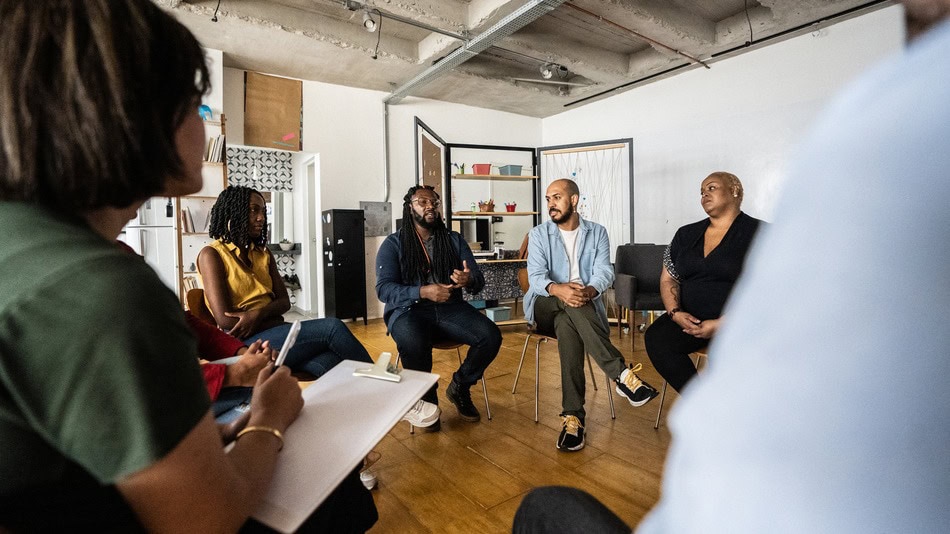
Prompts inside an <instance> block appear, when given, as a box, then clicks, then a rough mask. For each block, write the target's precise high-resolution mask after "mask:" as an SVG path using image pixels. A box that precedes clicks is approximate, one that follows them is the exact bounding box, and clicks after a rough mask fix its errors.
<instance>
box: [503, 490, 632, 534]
mask: <svg viewBox="0 0 950 534" xmlns="http://www.w3.org/2000/svg"><path fill="white" fill-rule="evenodd" d="M511 531H512V532H513V533H514V534H545V533H548V532H550V533H555V532H557V533H559V534H587V533H588V532H597V533H598V534H630V527H628V526H627V524H626V523H624V522H623V520H622V519H620V518H619V517H617V516H616V514H614V513H613V512H611V511H610V510H609V509H607V507H606V506H604V505H603V504H601V503H600V501H598V500H597V499H595V498H594V497H592V496H591V495H590V494H588V493H585V492H583V491H581V490H579V489H576V488H566V487H562V486H547V487H541V488H537V489H534V490H532V491H531V493H529V494H528V495H527V496H526V497H525V498H524V500H522V501H521V506H519V507H518V511H517V512H516V513H515V522H514V525H512V527H511Z"/></svg>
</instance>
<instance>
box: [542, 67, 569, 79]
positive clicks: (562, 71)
mask: <svg viewBox="0 0 950 534" xmlns="http://www.w3.org/2000/svg"><path fill="white" fill-rule="evenodd" d="M567 75H568V70H567V67H565V66H564V65H558V64H557V63H545V64H544V65H541V77H542V78H544V79H545V80H550V79H551V78H554V77H555V76H557V78H558V79H560V80H563V79H565V78H567Z"/></svg>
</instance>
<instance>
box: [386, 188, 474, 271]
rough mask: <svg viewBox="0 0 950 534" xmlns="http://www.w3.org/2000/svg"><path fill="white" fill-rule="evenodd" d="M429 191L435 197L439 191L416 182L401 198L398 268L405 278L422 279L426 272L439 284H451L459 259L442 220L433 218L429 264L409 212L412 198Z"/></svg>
mask: <svg viewBox="0 0 950 534" xmlns="http://www.w3.org/2000/svg"><path fill="white" fill-rule="evenodd" d="M423 189H424V190H427V191H431V192H432V194H433V195H435V198H436V199H438V198H439V194H438V193H436V192H435V188H433V187H432V186H431V185H416V186H413V187H410V188H409V192H408V193H406V196H404V197H402V232H400V233H399V245H400V247H401V248H402V260H401V262H400V267H401V270H402V278H403V280H406V281H415V280H419V281H423V282H424V281H425V280H426V278H427V277H428V275H429V273H430V272H431V273H432V279H433V280H435V281H436V282H438V283H440V284H453V283H454V282H453V281H452V278H451V276H452V271H453V270H455V269H461V268H462V259H461V258H459V255H458V252H456V251H455V247H453V246H452V241H451V240H450V239H449V231H448V229H447V228H446V227H445V221H443V220H442V217H441V216H439V217H437V218H436V220H435V225H434V226H433V228H432V238H433V239H434V241H433V243H432V258H431V260H432V263H431V264H430V263H429V258H428V257H427V256H426V252H425V249H424V247H423V246H422V242H421V241H420V239H419V236H418V234H417V233H416V225H415V219H414V218H413V215H414V214H413V211H412V197H413V195H415V194H416V192H417V191H420V190H423Z"/></svg>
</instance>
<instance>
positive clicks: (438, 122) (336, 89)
mask: <svg viewBox="0 0 950 534" xmlns="http://www.w3.org/2000/svg"><path fill="white" fill-rule="evenodd" d="M224 83H225V86H226V91H225V95H226V101H225V108H226V113H227V116H228V139H229V142H232V143H233V142H236V141H234V140H235V139H236V138H237V136H238V135H240V134H241V133H242V132H243V128H244V124H243V113H242V111H243V101H244V98H243V94H244V77H243V71H240V70H237V69H225V73H224ZM385 96H386V93H383V92H380V91H370V90H366V89H356V88H352V87H344V86H340V85H332V84H326V83H320V82H312V81H304V82H303V134H302V140H303V150H304V151H306V152H310V153H315V154H319V158H318V161H319V166H320V167H319V172H318V175H319V177H320V191H319V195H318V197H319V198H320V205H319V207H317V208H315V209H316V210H317V211H323V210H327V209H355V208H359V202H360V201H361V200H368V201H377V202H380V201H384V200H387V198H386V197H387V193H386V184H385V180H384V176H385V158H384V152H385V151H384V131H385V128H384V124H385V117H384V107H383V104H382V101H383V98H384V97H385ZM389 114H390V120H389V132H390V149H389V153H390V155H391V161H390V172H391V183H390V192H389V195H388V200H389V201H390V202H392V203H393V211H394V218H395V217H399V216H401V210H402V205H401V199H402V196H403V195H404V194H405V192H406V190H407V189H408V188H409V187H411V186H412V185H414V184H415V157H414V150H415V148H414V142H415V126H414V117H415V116H418V117H419V118H420V119H421V120H422V121H423V122H425V123H426V124H427V125H428V126H429V127H431V128H432V129H433V130H434V131H435V132H436V133H437V134H438V135H439V136H440V137H442V138H443V139H444V140H445V141H446V142H455V143H480V144H495V145H518V146H537V145H539V144H540V142H541V121H540V120H539V119H535V118H531V117H524V116H520V115H515V114H511V113H503V112H499V111H491V110H485V109H479V108H474V107H470V106H463V105H459V104H450V103H446V102H437V101H433V100H425V99H406V100H405V101H403V103H401V104H399V105H395V106H390V108H389ZM242 137H243V136H242ZM295 196H296V195H295ZM295 200H296V199H295ZM298 219H299V218H298ZM318 220H319V218H318ZM295 235H296V234H295ZM311 237H316V238H317V240H318V242H319V240H320V239H322V236H321V229H320V228H319V227H317V228H316V229H315V230H314V231H313V232H312V234H311ZM382 240H383V238H382V237H378V238H375V237H369V238H367V239H366V283H367V313H368V315H369V317H370V318H374V317H382V314H383V306H382V304H381V303H379V301H377V300H376V289H375V288H376V277H375V272H374V271H375V265H376V251H377V249H378V248H379V245H380V244H381V243H382ZM304 246H305V247H306V246H315V244H314V243H309V244H308V243H304ZM306 253H307V252H306V251H304V254H306ZM318 257H322V253H320V252H319V251H318ZM298 261H299V260H298ZM305 263H306V262H301V263H298V265H302V264H305ZM318 263H319V262H318ZM319 267H320V266H318V269H314V268H313V266H311V267H310V269H309V270H310V271H318V272H311V273H303V272H299V273H298V276H300V277H301V279H303V277H304V276H305V274H306V275H307V276H313V277H314V278H313V279H314V280H315V283H316V284H318V287H321V286H322V269H320V268H319ZM321 300H322V299H321ZM309 301H310V299H303V300H302V302H306V303H308V304H309ZM305 311H309V312H311V313H314V314H319V315H320V316H323V310H322V302H315V303H312V307H311V308H310V309H305Z"/></svg>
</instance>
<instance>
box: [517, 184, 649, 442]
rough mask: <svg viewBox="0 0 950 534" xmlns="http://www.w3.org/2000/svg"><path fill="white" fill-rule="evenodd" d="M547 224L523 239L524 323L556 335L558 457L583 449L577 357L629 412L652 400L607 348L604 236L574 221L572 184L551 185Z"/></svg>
mask: <svg viewBox="0 0 950 534" xmlns="http://www.w3.org/2000/svg"><path fill="white" fill-rule="evenodd" d="M544 198H545V201H546V202H547V206H548V214H549V215H550V216H551V220H550V221H548V222H545V223H542V224H540V225H538V226H535V227H534V228H533V229H532V230H531V233H530V234H529V237H528V280H529V281H530V287H529V288H528V292H527V293H526V294H525V297H524V309H525V318H526V319H527V320H528V321H530V322H534V323H535V324H536V325H537V328H538V331H539V332H540V333H545V334H548V335H556V336H557V339H558V353H559V354H560V357H561V408H562V412H561V417H562V418H563V428H562V430H561V434H560V436H558V440H557V448H558V449H560V450H562V451H579V450H581V449H583V448H584V415H585V413H584V388H585V379H584V355H585V353H587V354H590V355H591V356H593V358H594V360H595V361H596V362H597V365H599V366H600V368H601V369H603V370H604V372H605V373H607V375H608V376H610V377H612V378H613V379H614V380H615V381H616V382H617V393H619V394H620V395H622V396H624V397H626V398H627V400H629V401H630V404H632V405H633V406H642V405H644V404H646V403H647V402H649V400H650V399H652V398H653V397H655V396H656V394H657V392H656V390H655V389H653V388H652V387H650V385H649V384H647V383H646V382H644V381H642V380H640V378H639V377H638V376H637V375H636V374H635V373H636V371H639V370H640V365H639V364H637V365H636V366H633V365H632V364H631V365H630V367H629V368H628V367H627V365H626V363H625V362H624V359H623V355H622V354H620V351H619V350H617V348H616V347H614V346H613V344H612V343H611V342H610V329H609V328H608V326H607V309H606V307H605V305H604V301H603V299H602V298H601V296H602V295H603V293H604V291H606V290H607V288H609V287H610V284H611V283H613V280H614V270H613V267H611V265H610V241H609V240H608V238H607V229H606V228H604V227H603V226H601V225H599V224H597V223H594V222H590V221H585V220H584V219H582V218H581V217H580V215H578V213H577V211H576V209H577V202H578V200H579V199H580V191H579V190H578V188H577V184H576V183H574V182H573V181H572V180H566V179H564V180H555V181H554V182H552V183H551V185H549V186H548V189H547V192H546V193H545V196H544Z"/></svg>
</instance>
